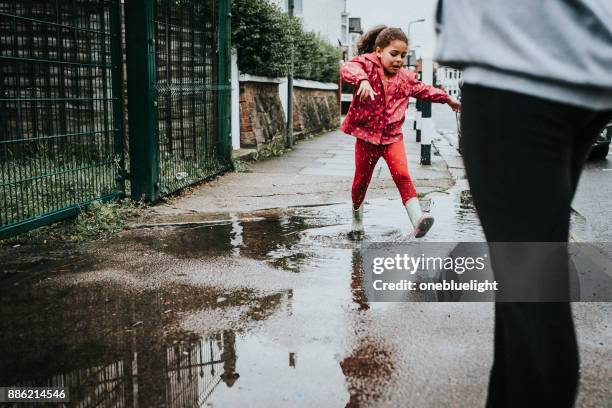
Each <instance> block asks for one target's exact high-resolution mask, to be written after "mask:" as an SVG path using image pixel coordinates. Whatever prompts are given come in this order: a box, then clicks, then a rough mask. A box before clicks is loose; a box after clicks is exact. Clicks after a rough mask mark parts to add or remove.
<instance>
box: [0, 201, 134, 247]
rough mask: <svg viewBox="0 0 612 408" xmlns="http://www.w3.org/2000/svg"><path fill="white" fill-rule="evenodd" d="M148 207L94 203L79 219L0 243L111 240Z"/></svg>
mask: <svg viewBox="0 0 612 408" xmlns="http://www.w3.org/2000/svg"><path fill="white" fill-rule="evenodd" d="M144 208H145V205H144V204H143V203H141V202H134V201H132V200H130V199H127V198H126V199H123V200H120V201H110V202H106V203H102V202H100V201H94V202H93V203H92V204H91V205H90V206H88V207H86V208H84V209H83V210H82V211H81V212H80V213H79V214H78V215H77V216H76V217H73V218H69V219H66V220H63V221H60V222H57V223H55V224H51V225H45V226H43V227H40V228H38V229H35V230H32V231H29V232H26V233H23V234H19V235H16V236H14V237H10V238H7V239H5V240H0V244H2V245H16V244H43V243H47V242H51V241H67V242H84V241H94V240H100V239H108V238H110V237H112V236H113V235H114V234H116V233H117V232H119V231H122V230H123V229H125V228H126V227H127V225H128V222H129V221H130V219H133V218H136V217H137V216H139V215H141V214H142V212H143V210H144Z"/></svg>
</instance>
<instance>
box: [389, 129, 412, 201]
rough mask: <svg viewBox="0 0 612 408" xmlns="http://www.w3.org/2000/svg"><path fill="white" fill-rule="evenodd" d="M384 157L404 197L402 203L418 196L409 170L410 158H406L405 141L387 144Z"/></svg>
mask: <svg viewBox="0 0 612 408" xmlns="http://www.w3.org/2000/svg"><path fill="white" fill-rule="evenodd" d="M383 158H384V159H385V161H386V162H387V166H388V167H389V171H390V172H391V177H392V178H393V181H394V182H395V185H396V186H397V189H398V190H399V193H400V196H401V197H402V204H406V201H408V200H409V199H411V198H413V197H416V196H417V192H416V189H415V188H414V184H413V183H412V179H411V178H410V173H409V172H408V160H407V158H406V149H405V147H404V141H403V140H400V141H397V142H395V143H391V144H389V145H386V146H385V150H384V152H383Z"/></svg>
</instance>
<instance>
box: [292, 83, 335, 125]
mask: <svg viewBox="0 0 612 408" xmlns="http://www.w3.org/2000/svg"><path fill="white" fill-rule="evenodd" d="M293 98H294V104H293V112H294V115H293V131H294V134H296V135H297V136H298V137H299V136H308V135H314V134H318V133H321V132H325V131H328V130H335V129H337V128H338V126H340V112H339V106H338V91H334V90H318V89H309V88H294V91H293Z"/></svg>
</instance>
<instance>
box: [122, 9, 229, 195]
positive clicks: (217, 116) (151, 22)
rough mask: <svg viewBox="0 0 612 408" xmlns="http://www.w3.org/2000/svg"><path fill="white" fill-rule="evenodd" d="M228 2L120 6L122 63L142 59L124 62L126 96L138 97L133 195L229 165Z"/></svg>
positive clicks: (133, 113)
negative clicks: (123, 42)
mask: <svg viewBox="0 0 612 408" xmlns="http://www.w3.org/2000/svg"><path fill="white" fill-rule="evenodd" d="M229 4H230V2H229V0H192V1H179V0H155V1H153V2H150V1H147V0H133V1H131V2H129V3H128V4H126V23H127V25H126V29H127V31H126V32H127V53H128V61H129V59H130V57H129V55H134V54H138V55H139V59H140V60H142V61H147V67H146V68H144V67H136V66H130V65H128V91H129V92H128V94H129V96H128V97H129V100H139V101H142V103H139V105H138V106H136V107H134V106H131V107H130V126H129V127H130V161H131V163H138V165H137V167H136V168H132V174H133V177H132V197H134V198H141V197H145V198H147V199H156V198H158V197H160V196H163V195H165V194H168V193H171V192H173V191H176V190H178V189H180V188H182V187H185V186H187V185H190V184H193V183H195V182H198V181H201V180H204V179H207V178H209V177H211V176H213V175H215V174H218V173H219V172H221V171H223V170H225V169H227V168H229V166H230V150H229V149H230V143H229V140H230V135H229V129H230V125H229V123H230V109H229V98H230V92H231V87H230V81H229V65H230V54H229V27H230V25H229V17H230V14H229V11H230V10H229ZM152 158H155V159H154V160H152ZM137 173H138V174H141V173H146V174H147V175H150V177H137V176H136V174H137Z"/></svg>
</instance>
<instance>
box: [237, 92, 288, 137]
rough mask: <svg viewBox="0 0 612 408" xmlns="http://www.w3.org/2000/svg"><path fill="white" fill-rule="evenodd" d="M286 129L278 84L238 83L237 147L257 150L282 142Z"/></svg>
mask: <svg viewBox="0 0 612 408" xmlns="http://www.w3.org/2000/svg"><path fill="white" fill-rule="evenodd" d="M286 129H287V127H286V124H285V114H284V113H283V106H282V105H281V101H280V97H279V94H278V84H276V83H262V82H241V83H240V146H241V147H257V148H259V147H261V146H263V145H266V144H269V143H270V142H275V141H278V140H282V139H283V138H284V137H285V134H286Z"/></svg>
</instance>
